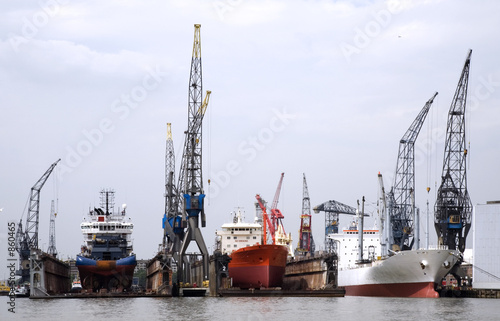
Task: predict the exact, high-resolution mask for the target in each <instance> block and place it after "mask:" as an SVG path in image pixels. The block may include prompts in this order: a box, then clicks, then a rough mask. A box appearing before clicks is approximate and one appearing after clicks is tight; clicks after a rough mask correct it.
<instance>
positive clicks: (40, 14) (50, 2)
mask: <svg viewBox="0 0 500 321" xmlns="http://www.w3.org/2000/svg"><path fill="white" fill-rule="evenodd" d="M68 3H69V0H46V1H40V2H39V5H40V10H38V11H36V12H35V13H33V14H32V15H31V16H24V17H23V18H22V25H21V29H20V30H19V33H10V34H9V43H10V45H11V47H12V49H14V51H15V52H18V51H19V46H20V45H23V44H27V43H29V42H30V41H31V40H33V39H34V38H36V37H37V36H38V34H39V32H40V30H41V29H43V28H45V27H46V26H47V25H48V24H49V22H50V20H51V19H52V18H54V17H55V16H57V15H58V14H59V13H60V12H61V7H62V6H63V5H65V4H68Z"/></svg>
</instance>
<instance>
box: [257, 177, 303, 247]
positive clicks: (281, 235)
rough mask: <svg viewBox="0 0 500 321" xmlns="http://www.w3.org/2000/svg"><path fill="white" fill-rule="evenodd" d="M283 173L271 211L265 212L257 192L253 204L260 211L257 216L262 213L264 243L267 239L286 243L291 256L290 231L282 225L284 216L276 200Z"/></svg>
mask: <svg viewBox="0 0 500 321" xmlns="http://www.w3.org/2000/svg"><path fill="white" fill-rule="evenodd" d="M284 175H285V173H281V177H280V180H279V183H278V187H277V188H276V193H275V194H274V199H273V203H272V205H271V209H270V212H271V213H270V214H269V213H267V203H266V201H264V200H263V199H262V198H261V197H260V195H259V194H257V195H255V198H256V199H257V203H256V204H255V206H256V209H257V210H258V213H259V212H260V213H259V214H258V216H260V215H262V224H263V230H264V236H263V239H264V243H265V244H268V241H271V244H277V245H286V246H287V247H289V254H290V255H291V256H293V255H294V254H293V251H292V250H291V248H290V247H291V246H292V235H291V233H289V234H286V232H285V226H284V225H283V219H284V218H285V216H284V215H283V213H282V212H281V211H280V210H279V209H278V202H279V197H280V192H281V185H282V183H283V177H284ZM267 231H269V237H270V238H271V240H268V235H267Z"/></svg>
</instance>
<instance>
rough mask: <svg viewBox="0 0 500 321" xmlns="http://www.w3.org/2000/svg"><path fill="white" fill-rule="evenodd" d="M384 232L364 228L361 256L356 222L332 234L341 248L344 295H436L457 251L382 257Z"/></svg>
mask: <svg viewBox="0 0 500 321" xmlns="http://www.w3.org/2000/svg"><path fill="white" fill-rule="evenodd" d="M380 235H381V233H380V231H379V230H378V229H377V228H373V229H369V230H367V229H364V231H363V249H364V251H363V252H364V256H363V257H362V258H361V260H360V256H359V251H358V249H359V243H360V242H359V234H358V229H357V226H356V223H352V224H351V226H350V227H348V228H345V229H343V230H342V233H336V234H330V235H329V238H331V239H333V240H335V242H336V244H337V249H338V255H339V261H338V286H340V287H344V288H345V291H346V292H345V295H350V296H381V297H421V298H436V297H439V293H437V292H436V290H435V288H436V285H437V284H439V283H441V281H442V279H443V278H444V277H445V276H446V274H447V273H448V272H449V271H450V269H451V268H452V267H453V265H455V263H456V262H457V261H458V260H459V258H460V252H459V251H458V250H448V249H446V248H444V247H443V248H439V249H428V250H424V249H420V250H409V251H400V252H393V251H390V255H387V256H385V257H384V256H382V255H381V253H382V251H381V237H380Z"/></svg>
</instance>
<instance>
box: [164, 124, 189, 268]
mask: <svg viewBox="0 0 500 321" xmlns="http://www.w3.org/2000/svg"><path fill="white" fill-rule="evenodd" d="M162 223H163V248H164V250H165V252H166V253H168V254H174V253H178V252H179V250H180V245H181V240H182V237H183V236H184V229H183V228H182V224H181V216H180V215H179V195H178V193H177V187H176V186H175V153H174V141H173V138H172V127H171V123H167V140H166V150H165V213H164V215H163V222H162ZM176 259H178V258H176Z"/></svg>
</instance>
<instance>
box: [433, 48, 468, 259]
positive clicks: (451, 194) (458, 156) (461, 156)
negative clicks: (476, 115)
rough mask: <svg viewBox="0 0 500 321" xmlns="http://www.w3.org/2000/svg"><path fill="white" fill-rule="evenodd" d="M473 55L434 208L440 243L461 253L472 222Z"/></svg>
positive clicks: (453, 113) (451, 119) (452, 115)
mask: <svg viewBox="0 0 500 321" xmlns="http://www.w3.org/2000/svg"><path fill="white" fill-rule="evenodd" d="M471 54H472V50H469V52H468V54H467V58H466V60H465V64H464V67H463V70H462V74H461V76H460V80H459V81H458V85H457V89H456V91H455V95H454V96H453V100H452V103H451V106H450V111H449V113H448V124H447V128H446V142H445V148H444V161H443V171H442V176H441V185H440V186H439V189H438V191H437V198H436V204H435V206H434V213H435V216H434V227H435V228H436V233H437V236H438V242H439V243H440V244H443V245H447V246H448V248H449V249H452V250H455V249H458V250H460V252H464V250H465V240H466V238H467V234H468V233H469V230H470V228H471V222H472V203H471V200H470V197H469V193H468V191H467V166H466V160H467V147H466V140H465V107H466V103H467V89H468V84H469V67H470V58H471Z"/></svg>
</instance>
